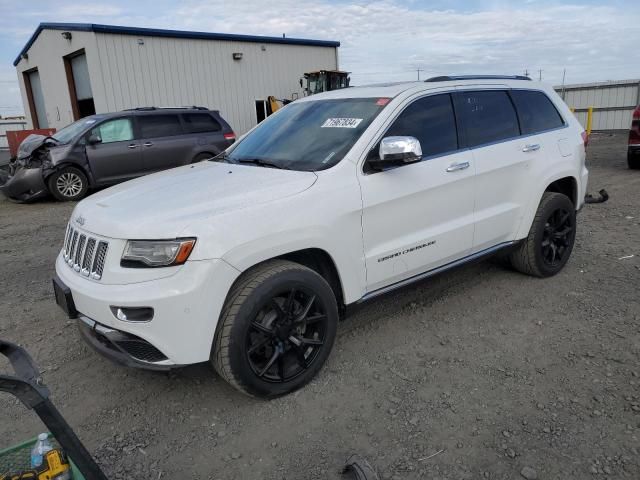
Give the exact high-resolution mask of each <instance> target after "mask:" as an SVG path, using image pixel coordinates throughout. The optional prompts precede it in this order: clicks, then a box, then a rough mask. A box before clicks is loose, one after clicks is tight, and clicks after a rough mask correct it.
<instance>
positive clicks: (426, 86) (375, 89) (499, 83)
mask: <svg viewBox="0 0 640 480" xmlns="http://www.w3.org/2000/svg"><path fill="white" fill-rule="evenodd" d="M464 86H470V87H489V88H507V89H509V88H515V89H518V88H520V89H532V90H548V89H550V87H549V86H548V85H547V84H545V83H541V82H532V81H530V80H521V79H513V78H500V79H494V78H490V79H475V78H474V79H461V80H445V81H438V82H424V81H422V82H420V81H418V82H416V81H410V82H394V83H378V84H372V85H362V86H358V87H349V88H341V89H339V90H332V91H330V92H324V93H317V94H315V95H310V96H307V97H303V98H301V99H300V100H299V101H314V100H330V99H338V98H370V97H380V98H394V97H397V96H398V95H400V94H401V93H404V92H406V91H408V90H411V93H417V92H422V91H428V90H436V89H438V90H445V91H446V90H451V89H452V88H453V87H464ZM296 101H298V100H296Z"/></svg>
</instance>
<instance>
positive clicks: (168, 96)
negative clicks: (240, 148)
mask: <svg viewBox="0 0 640 480" xmlns="http://www.w3.org/2000/svg"><path fill="white" fill-rule="evenodd" d="M96 40H97V46H98V48H97V51H98V52H97V53H98V55H99V63H100V65H101V71H100V73H99V75H96V76H92V78H91V86H92V88H93V93H94V101H95V104H96V110H97V111H98V112H100V111H103V112H104V111H114V110H122V109H125V108H133V107H143V106H184V105H199V106H205V107H208V108H211V109H216V110H220V112H221V113H222V115H223V117H224V118H225V119H226V120H227V121H228V122H229V123H230V124H231V126H232V127H233V128H234V130H235V131H236V132H237V133H240V134H241V133H244V132H246V131H247V130H249V129H250V128H252V127H253V126H254V125H255V124H256V113H255V101H256V100H260V99H266V98H267V96H268V95H275V96H276V97H277V98H291V97H292V95H293V94H297V95H298V96H302V89H301V88H300V83H299V81H300V78H301V77H302V74H303V73H304V72H307V71H310V70H317V69H323V68H324V69H335V68H337V55H336V49H335V48H333V47H316V46H301V45H280V44H260V43H248V42H233V41H219V40H192V39H177V38H161V37H136V36H131V35H117V34H103V33H97V34H96ZM234 52H239V53H242V59H241V60H233V57H232V55H233V53H234ZM87 57H88V55H87ZM89 61H91V59H89Z"/></svg>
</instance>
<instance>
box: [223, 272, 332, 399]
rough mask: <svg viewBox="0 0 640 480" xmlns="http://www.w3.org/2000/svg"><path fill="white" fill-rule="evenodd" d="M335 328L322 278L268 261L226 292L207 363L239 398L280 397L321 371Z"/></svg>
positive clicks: (304, 383)
mask: <svg viewBox="0 0 640 480" xmlns="http://www.w3.org/2000/svg"><path fill="white" fill-rule="evenodd" d="M292 292H294V293H293V294H292ZM305 310H306V312H305ZM309 320H312V322H309ZM337 324H338V306H337V303H336V298H335V295H334V293H333V291H332V290H331V287H330V286H329V284H328V283H327V282H326V281H325V280H324V278H322V277H321V276H320V275H318V274H317V273H316V272H314V271H313V270H311V269H309V268H307V267H304V266H302V265H300V264H297V263H294V262H290V261H285V260H270V261H268V262H265V263H263V264H261V265H258V266H257V267H255V268H253V269H251V270H248V271H247V272H245V273H244V274H243V275H241V276H240V278H239V279H238V280H237V281H236V283H235V284H234V286H233V287H232V288H231V291H230V292H229V295H228V296H227V299H226V301H225V305H224V307H223V310H222V313H221V315H220V320H219V323H218V328H217V332H216V338H215V340H214V343H213V349H212V352H211V362H212V363H213V366H214V368H215V369H216V371H217V372H218V373H219V374H220V376H222V378H224V379H225V380H226V381H227V382H229V383H230V384H231V385H232V386H233V387H235V388H236V389H238V390H240V391H241V392H243V393H245V394H247V395H250V396H253V397H260V398H275V397H279V396H281V395H285V394H287V393H291V392H293V391H295V390H297V389H299V388H301V387H302V386H304V385H306V384H307V383H308V382H309V381H310V380H311V379H312V378H313V377H315V375H316V374H317V373H318V372H319V371H320V369H321V368H322V365H323V364H324V362H325V361H326V359H327V357H328V356H329V353H330V352H331V348H332V347H333V342H334V340H335V336H336V329H337ZM292 338H293V340H291V339H292Z"/></svg>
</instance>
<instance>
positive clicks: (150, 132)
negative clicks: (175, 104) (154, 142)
mask: <svg viewBox="0 0 640 480" xmlns="http://www.w3.org/2000/svg"><path fill="white" fill-rule="evenodd" d="M138 127H139V129H140V135H141V136H142V138H157V137H171V136H174V135H182V133H183V132H182V125H181V124H180V119H179V118H178V115H176V114H167V115H139V116H138Z"/></svg>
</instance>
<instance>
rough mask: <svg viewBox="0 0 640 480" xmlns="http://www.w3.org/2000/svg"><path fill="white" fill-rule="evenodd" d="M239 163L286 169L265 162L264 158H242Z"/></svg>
mask: <svg viewBox="0 0 640 480" xmlns="http://www.w3.org/2000/svg"><path fill="white" fill-rule="evenodd" d="M238 163H250V164H252V165H259V166H261V167H269V168H278V169H285V168H284V167H282V166H280V165H277V164H275V163H273V162H270V161H268V160H263V159H262V158H241V159H240V160H238ZM285 170H286V169H285Z"/></svg>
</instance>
